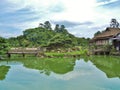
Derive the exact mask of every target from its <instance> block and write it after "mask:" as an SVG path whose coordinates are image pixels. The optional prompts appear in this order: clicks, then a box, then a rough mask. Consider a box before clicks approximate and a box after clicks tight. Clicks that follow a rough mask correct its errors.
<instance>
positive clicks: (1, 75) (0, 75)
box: [0, 65, 10, 80]
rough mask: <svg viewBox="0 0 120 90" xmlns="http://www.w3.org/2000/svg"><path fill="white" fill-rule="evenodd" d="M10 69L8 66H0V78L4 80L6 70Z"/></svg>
mask: <svg viewBox="0 0 120 90" xmlns="http://www.w3.org/2000/svg"><path fill="white" fill-rule="evenodd" d="M9 69H10V66H4V65H2V66H0V80H4V79H5V77H6V75H7V73H8V71H9Z"/></svg>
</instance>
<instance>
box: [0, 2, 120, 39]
mask: <svg viewBox="0 0 120 90" xmlns="http://www.w3.org/2000/svg"><path fill="white" fill-rule="evenodd" d="M119 4H120V0H1V1H0V36H2V37H14V36H18V35H21V34H22V32H23V31H24V30H25V29H28V28H34V27H38V25H39V23H44V22H45V21H50V22H51V23H52V26H53V28H54V26H55V24H60V25H61V24H64V25H65V26H66V28H67V29H68V31H69V32H70V33H72V34H74V35H75V36H78V37H90V38H91V37H93V35H94V33H95V32H97V31H98V30H100V31H102V30H104V29H105V28H106V27H109V23H110V20H111V18H116V19H117V20H118V22H120V5H119Z"/></svg>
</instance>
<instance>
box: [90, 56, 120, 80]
mask: <svg viewBox="0 0 120 90" xmlns="http://www.w3.org/2000/svg"><path fill="white" fill-rule="evenodd" d="M91 61H92V62H93V64H94V65H95V66H96V67H97V68H98V69H100V70H101V71H103V72H105V73H106V75H107V77H108V78H114V77H119V78H120V57H115V56H109V57H108V56H106V57H103V56H96V57H92V58H91Z"/></svg>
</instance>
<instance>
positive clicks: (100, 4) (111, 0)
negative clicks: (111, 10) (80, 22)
mask: <svg viewBox="0 0 120 90" xmlns="http://www.w3.org/2000/svg"><path fill="white" fill-rule="evenodd" d="M117 1H119V0H109V1H102V2H99V3H97V4H96V6H102V5H106V4H110V3H114V2H117Z"/></svg>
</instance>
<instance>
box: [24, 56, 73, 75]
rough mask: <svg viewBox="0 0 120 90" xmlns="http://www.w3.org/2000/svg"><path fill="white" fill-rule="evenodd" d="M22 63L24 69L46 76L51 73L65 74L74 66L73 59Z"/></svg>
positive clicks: (50, 59) (51, 59)
mask: <svg viewBox="0 0 120 90" xmlns="http://www.w3.org/2000/svg"><path fill="white" fill-rule="evenodd" d="M22 62H23V64H24V66H25V67H27V68H31V69H37V70H40V73H45V74H46V75H50V73H51V72H54V73H56V74H65V73H67V72H70V71H72V70H73V68H74V65H75V59H73V58H72V59H70V58H47V59H36V60H35V59H29V60H23V61H22Z"/></svg>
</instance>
